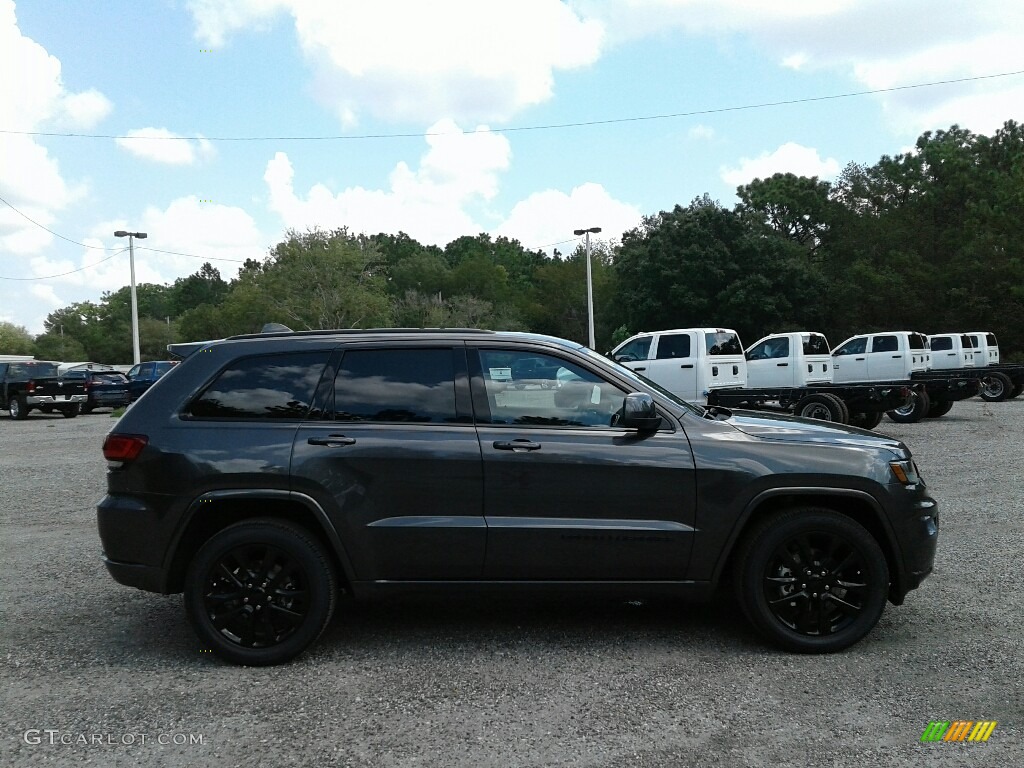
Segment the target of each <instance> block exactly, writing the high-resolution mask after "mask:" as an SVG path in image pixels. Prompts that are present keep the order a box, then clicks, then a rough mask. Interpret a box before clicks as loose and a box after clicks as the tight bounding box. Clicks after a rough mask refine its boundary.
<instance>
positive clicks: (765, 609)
mask: <svg viewBox="0 0 1024 768" xmlns="http://www.w3.org/2000/svg"><path fill="white" fill-rule="evenodd" d="M735 568H736V573H735V580H734V581H735V584H736V589H737V597H738V598H739V602H740V605H741V606H742V607H743V612H744V613H745V614H746V616H747V618H748V619H749V620H750V622H751V623H752V624H753V625H754V627H755V628H756V629H757V630H758V631H760V632H761V633H762V634H763V635H765V636H766V637H767V638H768V639H769V640H771V641H772V642H774V643H775V644H777V645H779V646H781V647H783V648H785V649H786V650H789V651H795V652H798V653H832V652H835V651H841V650H843V649H844V648H848V647H850V646H851V645H853V644H854V643H856V642H857V641H858V640H860V639H861V638H863V637H864V636H865V635H867V633H868V632H870V631H871V629H872V627H874V626H875V624H876V623H878V619H879V618H880V617H881V615H882V611H883V609H884V608H885V601H886V599H887V597H888V594H889V568H888V565H887V564H886V561H885V555H884V554H883V553H882V549H881V547H880V546H879V545H878V542H877V541H876V540H875V539H874V537H873V536H872V535H871V534H870V533H868V532H867V530H865V529H864V527H863V526H861V525H860V524H859V523H857V522H856V521H854V520H852V519H850V518H849V517H846V516H845V515H842V514H840V513H838V512H834V511H832V510H829V509H820V508H814V507H808V508H801V509H793V510H790V511H788V512H783V513H781V514H779V515H775V516H772V517H770V518H768V519H767V520H766V521H765V522H763V523H761V524H760V525H759V526H758V527H757V528H755V529H754V530H753V531H752V532H751V533H750V534H749V535H748V536H747V537H746V539H745V540H744V542H743V544H742V545H741V547H740V550H739V552H738V556H737V559H736V566H735Z"/></svg>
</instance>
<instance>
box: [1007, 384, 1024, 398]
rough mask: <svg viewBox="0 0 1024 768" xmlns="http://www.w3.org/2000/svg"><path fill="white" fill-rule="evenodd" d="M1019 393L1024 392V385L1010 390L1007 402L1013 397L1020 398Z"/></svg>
mask: <svg viewBox="0 0 1024 768" xmlns="http://www.w3.org/2000/svg"><path fill="white" fill-rule="evenodd" d="M1021 392H1024V384H1018V385H1017V386H1015V387H1014V388H1013V389H1011V390H1010V396H1009V397H1008V398H1007V400H1012V399H1013V398H1015V397H1020V393H1021Z"/></svg>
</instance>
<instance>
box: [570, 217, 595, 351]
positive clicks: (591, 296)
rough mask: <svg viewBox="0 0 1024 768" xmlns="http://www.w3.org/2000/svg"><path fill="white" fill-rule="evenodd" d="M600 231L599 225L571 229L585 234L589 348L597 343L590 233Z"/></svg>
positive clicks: (576, 233) (593, 347) (577, 233)
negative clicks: (595, 339)
mask: <svg viewBox="0 0 1024 768" xmlns="http://www.w3.org/2000/svg"><path fill="white" fill-rule="evenodd" d="M600 231H601V228H600V227H590V229H574V230H573V231H572V233H573V234H574V235H577V236H579V235H586V236H587V330H588V331H589V334H590V348H591V349H595V348H596V347H597V343H596V342H595V341H594V281H593V278H592V277H591V274H590V233H591V232H593V233H594V234H595V235H596V234H597V233H598V232H600Z"/></svg>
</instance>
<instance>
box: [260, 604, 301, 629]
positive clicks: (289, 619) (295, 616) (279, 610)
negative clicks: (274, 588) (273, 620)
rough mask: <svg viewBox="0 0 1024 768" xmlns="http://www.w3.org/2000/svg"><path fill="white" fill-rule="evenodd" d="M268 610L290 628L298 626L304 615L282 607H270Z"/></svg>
mask: <svg viewBox="0 0 1024 768" xmlns="http://www.w3.org/2000/svg"><path fill="white" fill-rule="evenodd" d="M269 608H270V610H272V611H273V612H274V613H275V614H279V615H280V617H281V618H282V619H283V620H284V621H285V622H286V623H287V624H289V625H290V626H298V625H299V624H300V623H301V622H302V619H303V618H305V615H306V614H305V613H300V612H298V611H293V610H291V609H290V608H285V607H284V606H283V605H270V606H269Z"/></svg>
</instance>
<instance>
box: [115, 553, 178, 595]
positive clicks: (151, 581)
mask: <svg viewBox="0 0 1024 768" xmlns="http://www.w3.org/2000/svg"><path fill="white" fill-rule="evenodd" d="M103 564H104V565H105V566H106V567H107V571H108V572H109V573H110V575H111V576H113V577H114V581H116V582H117V583H118V584H124V585H125V586H127V587H136V588H137V589H142V590H145V591H146V592H163V591H164V586H163V585H164V572H163V569H162V568H154V567H153V566H151V565H143V564H141V563H123V562H120V561H119V560H111V559H110V558H109V557H107V556H106V554H104V555H103Z"/></svg>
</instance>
